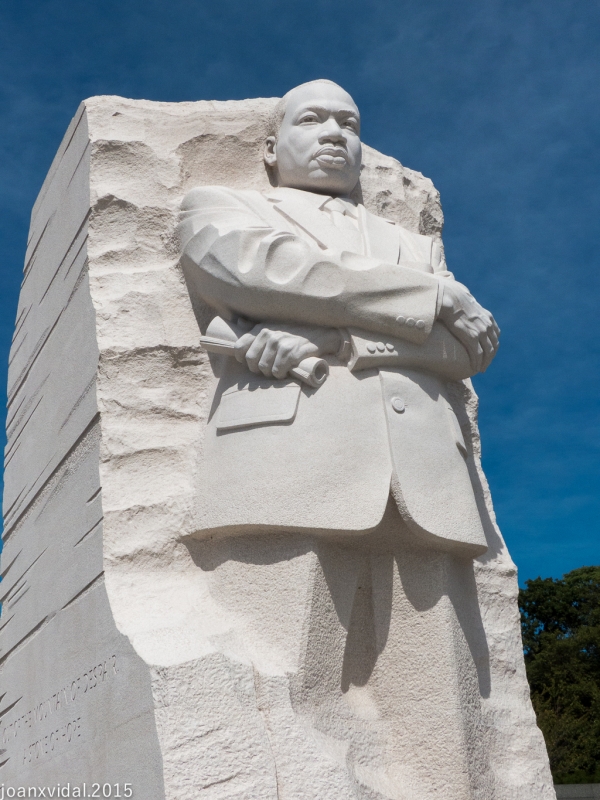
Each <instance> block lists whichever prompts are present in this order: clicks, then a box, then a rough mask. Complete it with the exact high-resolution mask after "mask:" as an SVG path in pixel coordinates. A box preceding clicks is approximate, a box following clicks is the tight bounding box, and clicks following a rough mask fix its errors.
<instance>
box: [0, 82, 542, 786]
mask: <svg viewBox="0 0 600 800" xmlns="http://www.w3.org/2000/svg"><path fill="white" fill-rule="evenodd" d="M276 102H277V100H276V99H258V100H246V101H235V102H234V101H231V102H223V103H216V102H199V103H180V104H170V103H152V102H147V101H133V100H125V99H122V98H116V97H101V98H92V99H91V100H88V101H86V102H85V104H84V105H83V106H82V108H81V109H80V111H79V112H78V116H77V118H76V120H75V121H74V123H73V125H72V127H71V128H70V129H69V131H68V133H67V136H66V138H65V141H64V143H63V145H62V146H61V149H60V150H59V154H58V156H57V159H56V160H55V163H54V164H53V167H52V169H51V172H50V174H49V176H48V179H47V181H46V183H45V184H44V187H43V189H42V191H41V193H40V197H39V199H38V201H37V203H36V206H35V208H34V212H33V215H32V228H31V243H30V249H29V252H28V262H27V268H26V278H25V281H24V284H23V289H22V292H21V299H20V305H19V317H18V324H19V331H18V332H17V334H16V337H15V342H14V345H13V352H12V356H11V357H12V361H11V371H10V387H9V392H10V394H9V397H10V402H11V409H10V411H9V414H10V416H9V425H10V428H9V444H8V448H9V449H8V451H7V458H10V460H9V463H8V466H7V473H6V493H5V500H4V508H5V514H6V536H7V541H6V546H5V549H4V552H3V554H2V566H3V571H5V574H6V577H5V578H4V581H3V583H2V587H3V594H4V596H5V599H4V607H3V617H2V624H3V627H2V629H1V633H0V635H1V637H2V659H3V660H2V664H1V667H0V668H1V670H2V672H1V683H2V691H3V692H6V695H5V696H4V697H3V699H2V704H1V706H0V711H6V713H5V714H4V715H3V716H2V719H1V722H0V741H1V744H0V747H1V748H3V749H5V750H6V753H5V754H4V755H3V756H2V758H1V759H0V761H6V763H5V765H4V766H3V767H2V771H1V772H0V776H1V778H2V781H4V782H5V783H6V784H7V785H8V783H9V782H12V783H13V784H14V785H46V784H51V783H56V782H57V781H59V780H60V781H64V780H65V779H68V778H69V777H70V778H71V781H72V782H73V780H78V781H81V782H83V781H87V782H88V783H91V782H92V781H95V780H106V781H110V782H111V783H113V784H114V783H116V782H117V781H118V782H120V783H121V784H123V783H124V782H132V783H133V788H134V797H136V796H140V797H143V798H145V799H146V798H147V799H148V800H150V798H151V799H152V800H154V798H156V799H157V800H158V798H163V797H168V798H173V800H185V798H190V800H191V798H194V800H195V798H198V797H200V796H204V794H206V796H207V797H214V798H226V797H229V798H232V797H239V798H242V797H243V798H244V800H248V799H249V798H256V799H257V800H265V798H270V797H273V798H276V797H277V796H278V793H279V795H280V796H282V797H283V796H284V794H285V793H286V792H287V795H289V796H290V797H294V798H301V797H306V798H307V799H308V798H310V800H313V799H314V800H316V799H317V798H318V799H319V800H322V799H323V798H326V797H336V798H337V797H340V798H342V797H353V796H355V797H361V798H367V797H369V798H370V797H375V796H377V797H383V798H390V800H391V798H403V800H404V799H405V798H421V797H423V796H426V797H434V796H436V795H437V796H440V797H443V798H444V800H455V799H456V800H459V798H460V800H463V799H464V798H471V797H473V798H475V797H477V798H482V800H483V798H485V800H515V798H518V799H519V800H521V799H522V800H525V798H527V800H542V799H544V800H545V799H546V798H551V797H553V793H552V792H553V790H552V787H551V779H550V773H549V771H548V768H547V761H546V756H545V751H544V746H543V741H542V739H541V734H540V733H539V731H538V730H537V728H536V726H535V720H534V717H533V712H532V711H531V708H530V706H529V704H528V701H527V699H526V698H527V685H526V679H525V674H524V669H523V664H522V656H521V650H520V647H521V644H520V632H519V627H518V613H517V609H516V592H517V585H516V580H515V570H514V566H513V565H512V562H511V560H510V558H509V556H508V554H507V552H506V550H505V548H504V545H503V543H502V540H501V537H500V534H499V532H498V530H497V528H496V527H495V523H494V517H493V510H492V506H491V501H490V498H489V492H488V490H487V485H486V483H485V478H484V477H483V474H482V473H481V470H480V467H479V461H478V457H479V440H478V437H477V428H476V397H475V395H474V394H473V392H472V389H471V388H470V386H469V385H467V384H462V383H457V384H452V385H450V386H449V387H448V393H449V399H450V400H451V402H452V405H453V407H454V410H455V412H456V414H457V417H458V421H459V423H460V426H461V428H462V431H463V432H464V433H466V434H467V436H466V439H467V446H468V447H469V448H472V450H473V452H474V455H475V460H474V462H473V465H472V469H473V474H472V479H473V482H474V484H475V485H476V486H477V497H478V502H479V505H480V510H481V513H482V517H483V518H484V521H485V533H486V536H487V538H488V545H489V548H490V549H489V551H488V554H487V555H486V556H485V558H484V559H482V560H481V561H480V562H479V561H475V563H474V566H472V562H470V561H469V562H466V561H461V560H456V559H454V558H453V556H451V555H449V554H443V553H436V552H434V551H424V550H423V549H419V548H418V547H416V546H415V543H414V541H412V540H411V538H410V535H409V533H408V532H406V531H404V532H403V533H401V535H399V537H398V539H397V542H396V543H395V544H394V545H393V546H390V544H389V541H388V540H386V538H385V537H386V535H387V534H386V532H385V530H384V531H383V532H380V533H381V536H382V538H381V539H380V540H378V541H377V542H374V543H373V547H372V548H370V547H366V546H365V544H364V542H359V541H358V540H357V541H356V545H352V546H350V545H349V544H347V543H343V544H341V543H340V542H331V541H322V540H318V541H317V540H316V539H315V537H314V536H312V535H310V534H309V533H307V535H306V536H304V535H294V536H290V535H289V534H286V533H283V532H281V533H277V532H275V533H271V534H269V537H268V538H266V539H265V537H264V536H262V535H261V534H260V532H257V533H256V535H255V536H249V537H247V538H238V539H226V540H223V541H217V540H215V541H212V542H208V543H204V542H196V541H194V540H193V539H191V538H190V537H192V536H193V534H194V532H195V527H194V526H195V509H196V506H197V502H198V491H199V487H198V482H197V474H196V469H197V463H198V453H199V452H201V448H202V446H203V439H202V435H203V430H204V428H203V425H204V423H205V420H206V418H207V417H208V415H209V413H210V399H211V396H212V392H213V388H214V382H215V378H214V374H213V370H212V368H211V365H210V363H209V361H208V357H207V354H206V353H205V351H203V350H202V349H201V347H200V346H199V328H198V321H200V324H201V326H202V325H205V324H206V323H207V322H208V320H209V318H210V317H211V316H212V314H213V313H214V312H212V311H210V310H209V309H208V308H205V307H203V306H202V304H198V305H197V307H196V308H194V309H193V308H192V305H191V302H190V299H189V295H188V292H187V289H186V286H185V282H184V280H183V276H182V274H181V271H180V269H179V266H178V259H179V252H178V248H177V245H176V242H175V238H174V231H175V227H176V224H177V215H178V210H179V206H180V203H181V200H182V198H183V197H184V196H185V194H186V193H187V192H188V191H189V190H190V189H192V188H194V187H195V186H199V185H224V186H229V187H233V188H236V189H257V190H261V191H265V190H268V189H269V187H270V183H269V179H268V176H267V173H266V171H265V169H264V165H263V161H262V154H263V145H264V140H265V137H266V135H267V133H268V120H269V117H270V115H271V113H272V111H273V108H274V106H275V104H276ZM360 188H361V191H362V197H363V198H364V203H365V206H366V207H367V208H368V209H369V210H371V211H373V212H374V213H376V214H379V215H381V216H384V217H387V218H390V219H393V220H395V221H398V222H400V223H401V224H402V225H403V226H404V227H406V228H407V229H408V230H411V231H413V232H419V233H425V234H428V235H431V236H433V237H435V238H437V239H438V240H439V238H440V235H441V228H442V214H441V209H440V205H439V196H438V193H437V191H436V190H435V188H434V187H433V185H432V183H431V182H430V181H429V180H428V179H426V178H424V177H423V176H422V175H420V173H417V172H413V171H411V170H408V169H406V168H405V167H403V166H402V165H400V164H399V163H398V162H397V161H395V160H394V159H391V158H388V157H386V156H383V155H381V154H379V153H377V152H376V151H374V150H372V149H370V148H369V147H366V146H365V147H364V149H363V168H362V172H361V187H360ZM356 194H357V196H358V194H359V192H358V189H357V193H356ZM393 413H395V412H393ZM397 416H398V419H400V418H401V414H398V415H397ZM243 468H244V465H243V464H240V465H239V469H243ZM232 491H235V486H234V487H232ZM386 519H387V518H386ZM386 524H387V522H386ZM394 530H396V532H398V529H397V528H395V529H394ZM432 632H434V633H433V634H432ZM113 656H114V661H113ZM70 692H73V695H71V694H70ZM57 697H59V699H60V702H57ZM52 698H54V700H53V705H52V703H51V704H50V705H48V703H47V702H46V701H49V700H51V699H52ZM465 698H466V699H465ZM12 704H14V705H13V707H12V708H11V705H12ZM44 704H45V705H44ZM51 707H52V709H53V710H52V713H51V715H50V712H48V714H47V715H45V711H44V709H50V708H51ZM30 712H31V713H30ZM36 714H37V716H36ZM73 723H75V727H74V725H73ZM69 724H70V725H71V728H69ZM63 730H64V731H65V732H66V733H65V737H66V738H65V737H63V736H62V731H63ZM56 731H58V732H59V740H60V745H59V746H57V747H58V749H56V750H51V749H50V748H51V746H52V743H53V742H54V741H55V738H56ZM69 732H70V733H69ZM53 733H54V738H53V737H52V734H53ZM69 735H70V737H71V738H69ZM86 771H87V772H86Z"/></svg>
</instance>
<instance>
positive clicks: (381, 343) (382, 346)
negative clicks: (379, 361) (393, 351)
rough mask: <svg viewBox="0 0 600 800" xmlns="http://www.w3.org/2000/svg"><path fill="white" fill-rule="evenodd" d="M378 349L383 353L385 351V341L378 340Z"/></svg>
mask: <svg viewBox="0 0 600 800" xmlns="http://www.w3.org/2000/svg"><path fill="white" fill-rule="evenodd" d="M377 349H378V350H379V352H380V353H383V351H384V350H385V345H384V343H383V342H377Z"/></svg>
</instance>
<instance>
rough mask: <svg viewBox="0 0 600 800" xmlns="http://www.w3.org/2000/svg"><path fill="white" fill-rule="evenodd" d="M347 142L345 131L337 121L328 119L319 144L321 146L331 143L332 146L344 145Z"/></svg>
mask: <svg viewBox="0 0 600 800" xmlns="http://www.w3.org/2000/svg"><path fill="white" fill-rule="evenodd" d="M345 141H346V137H345V135H344V129H343V128H340V126H339V124H338V122H337V120H335V119H328V120H327V122H326V123H325V125H323V128H322V129H321V133H320V135H319V142H320V143H321V144H324V143H325V142H331V143H332V144H339V143H342V144H343V143H344V142H345Z"/></svg>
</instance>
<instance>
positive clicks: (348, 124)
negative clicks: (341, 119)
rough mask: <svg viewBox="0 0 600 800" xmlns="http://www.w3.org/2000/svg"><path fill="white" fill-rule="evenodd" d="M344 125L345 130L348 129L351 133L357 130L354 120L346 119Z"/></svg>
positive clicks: (356, 123)
mask: <svg viewBox="0 0 600 800" xmlns="http://www.w3.org/2000/svg"><path fill="white" fill-rule="evenodd" d="M344 125H345V127H346V128H350V129H351V130H353V131H357V130H358V122H357V121H356V120H355V119H347V120H346V122H345V123H344Z"/></svg>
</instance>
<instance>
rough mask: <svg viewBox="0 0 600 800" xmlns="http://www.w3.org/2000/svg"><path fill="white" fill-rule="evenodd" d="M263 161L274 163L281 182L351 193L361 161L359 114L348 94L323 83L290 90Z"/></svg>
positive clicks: (326, 192) (285, 184)
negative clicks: (281, 117) (275, 132)
mask: <svg viewBox="0 0 600 800" xmlns="http://www.w3.org/2000/svg"><path fill="white" fill-rule="evenodd" d="M265 161H266V162H267V164H269V165H270V166H274V167H276V168H277V172H278V176H279V185H280V186H291V187H293V188H295V189H306V190H308V191H312V192H319V193H321V194H332V195H347V194H350V192H351V191H352V190H353V189H354V187H355V186H356V184H357V182H358V177H359V173H360V163H361V146H360V115H359V113H358V109H357V107H356V105H355V104H354V101H353V100H352V98H351V97H350V95H349V94H347V93H346V92H345V91H344V90H343V89H341V88H340V87H339V86H335V85H331V84H327V83H321V84H319V83H315V84H310V85H309V86H303V87H300V88H298V89H297V90H293V91H292V93H291V94H290V96H289V98H288V102H287V106H286V110H285V115H284V117H283V121H282V123H281V128H280V130H279V135H278V136H277V137H272V136H270V137H269V138H268V139H267V142H266V150H265Z"/></svg>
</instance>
